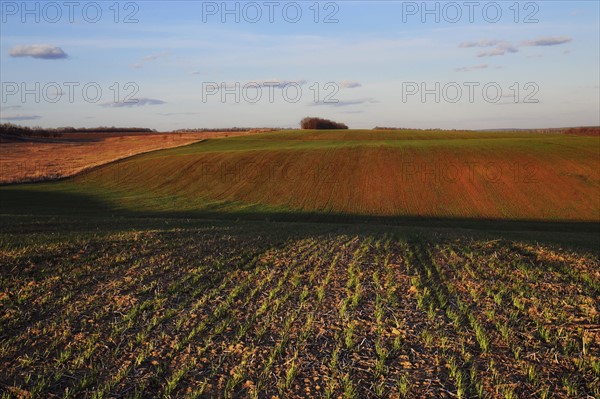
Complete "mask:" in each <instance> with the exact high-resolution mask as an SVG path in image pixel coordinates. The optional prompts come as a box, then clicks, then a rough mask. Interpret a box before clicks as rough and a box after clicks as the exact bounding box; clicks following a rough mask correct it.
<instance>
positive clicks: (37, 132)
mask: <svg viewBox="0 0 600 399" xmlns="http://www.w3.org/2000/svg"><path fill="white" fill-rule="evenodd" d="M155 131H156V130H153V129H147V128H141V127H126V128H123V127H114V126H112V127H94V128H85V127H84V128H75V127H59V128H54V129H49V128H42V127H28V126H19V125H13V124H12V123H3V124H0V134H10V135H13V136H29V137H32V136H35V137H61V136H62V135H63V134H64V133H152V132H155Z"/></svg>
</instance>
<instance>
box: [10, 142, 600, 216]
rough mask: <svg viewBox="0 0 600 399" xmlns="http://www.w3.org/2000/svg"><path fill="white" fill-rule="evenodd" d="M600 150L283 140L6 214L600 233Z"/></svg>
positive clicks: (40, 200) (83, 180)
mask: <svg viewBox="0 0 600 399" xmlns="http://www.w3.org/2000/svg"><path fill="white" fill-rule="evenodd" d="M599 192H600V138H598V137H580V136H568V135H561V134H532V133H483V132H436V131H431V132H429V131H425V132H424V131H348V132H345V131H342V132H340V131H335V132H315V131H308V132H304V131H282V132H275V133H270V134H262V135H254V136H250V137H248V136H247V137H237V138H230V139H217V140H207V141H204V142H202V143H198V144H194V145H190V146H187V147H182V148H177V149H172V150H165V151H157V152H153V153H149V154H145V155H141V156H136V157H132V158H129V159H127V160H123V161H120V162H115V163H113V164H110V165H107V166H104V167H100V168H97V169H95V170H93V171H91V172H89V173H86V174H84V175H80V176H77V177H75V178H73V179H69V180H65V181H62V182H59V183H52V184H44V185H21V186H12V187H8V188H3V189H1V190H0V195H1V196H2V202H3V204H2V206H3V207H7V208H8V209H11V208H13V207H17V208H18V209H20V210H23V209H28V207H33V209H37V210H38V211H39V210H45V211H47V210H49V209H57V208H58V209H60V208H62V209H65V210H67V211H68V212H69V213H71V212H77V211H82V212H86V211H90V210H91V211H92V212H94V211H97V210H98V209H100V208H101V209H102V210H103V212H109V211H110V212H127V213H129V214H132V213H134V214H148V213H151V214H155V215H156V214H158V213H160V214H163V215H169V216H177V215H180V216H202V215H204V216H206V215H212V216H223V215H225V214H229V215H234V216H236V215H237V216H243V217H252V216H253V215H254V216H256V217H258V218H270V219H273V218H282V217H287V219H294V220H298V219H301V220H305V218H307V217H308V218H311V219H313V220H314V219H316V220H325V219H328V220H332V219H335V220H345V218H350V217H355V218H356V217H368V218H382V219H388V220H390V219H391V220H394V219H422V218H424V219H432V218H433V219H444V220H471V221H475V222H477V221H481V220H501V221H570V222H573V221H577V222H582V223H587V222H592V223H598V222H599V221H600V198H599V195H598V193H599Z"/></svg>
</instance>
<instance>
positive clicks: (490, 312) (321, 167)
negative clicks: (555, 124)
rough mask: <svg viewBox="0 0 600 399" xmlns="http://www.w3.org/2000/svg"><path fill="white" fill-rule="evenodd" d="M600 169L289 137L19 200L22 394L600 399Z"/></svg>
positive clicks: (3, 380) (7, 269)
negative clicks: (452, 172)
mask: <svg viewBox="0 0 600 399" xmlns="http://www.w3.org/2000/svg"><path fill="white" fill-rule="evenodd" d="M599 163H600V141H599V138H598V137H577V136H566V135H560V134H544V135H542V134H531V133H474V132H433V131H431V132H423V131H385V132H373V131H348V132H310V131H309V132H297V131H284V132H276V133H270V134H264V135H257V136H252V137H239V138H231V139H220V140H208V141H205V142H202V143H198V144H194V145H190V146H187V147H182V148H178V149H171V150H164V151H158V152H153V153H148V154H144V155H140V156H135V157H132V158H128V159H126V160H123V161H119V162H115V163H112V164H109V165H106V166H103V167H100V168H96V169H94V170H91V171H89V172H87V173H85V174H81V175H78V176H76V177H73V178H69V179H65V180H61V181H57V182H52V183H40V184H28V185H10V186H4V187H0V214H1V215H2V216H1V217H2V228H1V231H0V393H1V395H2V398H13V397H14V398H29V397H35V398H51V397H60V398H113V397H114V398H147V397H159V398H223V397H229V398H247V397H249V398H273V397H277V398H305V397H311V398H312V397H316V398H340V397H341V398H456V397H458V398H504V399H511V398H529V397H532V398H542V399H544V398H582V399H583V398H591V397H599V396H600V306H599V303H600V251H599V249H598V248H599V244H600V231H599V227H600V214H599V212H600V203H599V201H600V196H599V193H600V165H599ZM423 165H424V166H423ZM465 165H466V166H465ZM490 165H491V166H490ZM450 170H452V171H454V172H455V174H452V175H449V174H448V171H450Z"/></svg>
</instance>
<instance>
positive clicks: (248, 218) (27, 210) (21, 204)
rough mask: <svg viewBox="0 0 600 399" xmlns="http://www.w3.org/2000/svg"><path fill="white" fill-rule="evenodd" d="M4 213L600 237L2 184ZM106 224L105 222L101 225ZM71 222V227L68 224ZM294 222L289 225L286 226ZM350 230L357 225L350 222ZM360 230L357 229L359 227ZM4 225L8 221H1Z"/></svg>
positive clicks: (597, 237) (483, 222) (575, 228)
mask: <svg viewBox="0 0 600 399" xmlns="http://www.w3.org/2000/svg"><path fill="white" fill-rule="evenodd" d="M0 213H1V214H2V215H3V218H4V217H11V216H12V217H15V216H19V215H21V216H32V217H35V218H36V219H40V220H50V221H52V220H54V223H58V221H60V220H67V219H73V218H75V219H80V220H87V221H90V226H96V227H97V228H100V229H101V228H104V229H114V228H117V229H127V228H129V227H131V226H134V225H135V226H146V227H151V226H161V227H164V226H165V223H166V224H167V225H168V224H173V225H183V226H194V225H196V224H202V223H206V221H208V220H210V221H211V222H212V223H216V224H219V223H225V224H226V225H231V222H232V221H235V222H236V225H240V226H243V225H244V224H251V223H256V222H260V223H265V228H267V229H268V228H272V226H273V225H274V223H275V222H277V223H293V224H294V226H295V227H297V228H298V229H305V228H306V226H307V225H308V226H310V225H319V224H330V225H332V226H330V227H331V228H337V226H343V227H344V228H345V229H347V230H348V228H349V227H356V228H357V229H358V230H360V231H369V230H373V229H374V230H382V229H383V230H385V229H388V228H392V229H393V228H397V227H402V228H404V229H405V230H406V229H413V230H422V229H432V228H433V229H437V230H439V231H447V232H454V233H456V232H461V231H471V232H473V233H474V234H482V233H483V234H485V233H489V232H495V233H501V234H503V236H507V237H515V238H518V239H522V238H525V239H532V238H533V239H535V240H537V239H539V240H545V241H550V242H555V243H567V242H571V241H573V242H580V243H583V245H584V246H586V247H588V246H589V247H592V248H593V247H597V246H598V244H599V243H600V223H596V222H569V221H520V220H519V221H513V220H493V219H468V218H423V217H389V216H367V215H345V214H335V213H330V214H326V213H315V212H311V213H309V212H293V211H290V212H265V211H256V212H241V211H235V212H219V211H204V210H198V211H135V210H129V209H121V208H116V207H114V206H113V205H112V204H110V203H109V202H108V201H104V200H102V199H100V198H98V197H96V196H93V195H85V194H81V193H74V192H67V191H59V190H54V191H41V190H40V191H38V190H35V189H31V188H29V189H20V188H17V187H12V188H11V189H0ZM82 226H85V223H81V221H80V222H78V223H74V224H73V227H72V228H75V229H77V228H83V229H84V230H85V229H87V228H88V227H82ZM99 226H103V227H99ZM66 228H69V227H66ZM287 228H288V229H289V228H290V227H289V226H288V227H287ZM349 230H353V229H352V228H350V229H349ZM358 230H357V231H358ZM3 231H4V232H7V231H6V226H5V227H3Z"/></svg>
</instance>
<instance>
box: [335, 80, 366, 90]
mask: <svg viewBox="0 0 600 399" xmlns="http://www.w3.org/2000/svg"><path fill="white" fill-rule="evenodd" d="M339 85H340V87H341V88H342V89H355V88H357V87H362V84H361V83H360V82H354V81H352V80H342V81H340V83H339Z"/></svg>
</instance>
